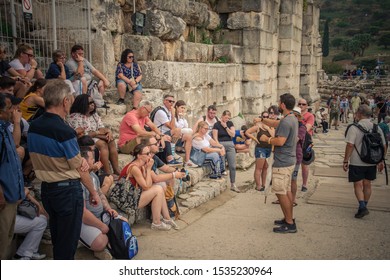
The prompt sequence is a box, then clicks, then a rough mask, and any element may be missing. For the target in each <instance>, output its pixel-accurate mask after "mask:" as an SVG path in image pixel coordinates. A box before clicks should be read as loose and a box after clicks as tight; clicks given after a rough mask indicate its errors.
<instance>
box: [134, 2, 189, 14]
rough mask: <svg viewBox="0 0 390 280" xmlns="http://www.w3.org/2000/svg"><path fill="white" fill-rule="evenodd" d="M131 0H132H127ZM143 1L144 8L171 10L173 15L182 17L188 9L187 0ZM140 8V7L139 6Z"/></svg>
mask: <svg viewBox="0 0 390 280" xmlns="http://www.w3.org/2000/svg"><path fill="white" fill-rule="evenodd" d="M127 1H132V0H127ZM142 1H144V2H145V5H144V7H143V8H144V9H146V8H149V9H158V10H162V11H167V12H171V13H172V14H173V15H174V16H177V17H181V18H183V17H184V16H185V15H186V13H187V10H188V7H189V6H188V5H189V4H188V3H189V1H188V0H142ZM140 8H141V7H140Z"/></svg>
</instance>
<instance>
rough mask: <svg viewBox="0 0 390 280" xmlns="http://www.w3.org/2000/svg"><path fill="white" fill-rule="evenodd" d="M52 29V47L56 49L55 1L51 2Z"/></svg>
mask: <svg viewBox="0 0 390 280" xmlns="http://www.w3.org/2000/svg"><path fill="white" fill-rule="evenodd" d="M51 14H52V18H51V19H52V23H51V24H52V27H53V47H54V49H55V50H56V49H58V48H57V16H56V0H52V1H51Z"/></svg>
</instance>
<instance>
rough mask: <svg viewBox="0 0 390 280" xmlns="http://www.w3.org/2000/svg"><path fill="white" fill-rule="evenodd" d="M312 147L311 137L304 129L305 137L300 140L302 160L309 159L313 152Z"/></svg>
mask: <svg viewBox="0 0 390 280" xmlns="http://www.w3.org/2000/svg"><path fill="white" fill-rule="evenodd" d="M300 125H301V124H300ZM312 147H313V138H312V137H311V135H310V134H309V132H307V131H306V133H305V139H304V140H303V142H302V153H303V160H309V159H310V158H311V156H312V153H313V148H312Z"/></svg>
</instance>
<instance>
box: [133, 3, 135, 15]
mask: <svg viewBox="0 0 390 280" xmlns="http://www.w3.org/2000/svg"><path fill="white" fill-rule="evenodd" d="M133 14H135V0H133Z"/></svg>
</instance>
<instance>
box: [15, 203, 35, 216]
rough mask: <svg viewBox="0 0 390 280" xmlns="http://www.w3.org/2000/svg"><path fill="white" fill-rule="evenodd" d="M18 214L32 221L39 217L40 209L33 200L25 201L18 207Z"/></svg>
mask: <svg viewBox="0 0 390 280" xmlns="http://www.w3.org/2000/svg"><path fill="white" fill-rule="evenodd" d="M17 213H18V215H20V216H23V217H26V218H29V219H31V220H32V219H34V218H35V217H37V216H38V207H37V206H36V205H35V204H34V203H33V202H31V200H28V199H23V200H22V202H20V204H19V205H18V208H17Z"/></svg>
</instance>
